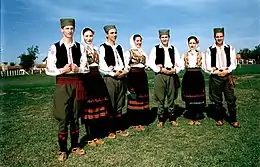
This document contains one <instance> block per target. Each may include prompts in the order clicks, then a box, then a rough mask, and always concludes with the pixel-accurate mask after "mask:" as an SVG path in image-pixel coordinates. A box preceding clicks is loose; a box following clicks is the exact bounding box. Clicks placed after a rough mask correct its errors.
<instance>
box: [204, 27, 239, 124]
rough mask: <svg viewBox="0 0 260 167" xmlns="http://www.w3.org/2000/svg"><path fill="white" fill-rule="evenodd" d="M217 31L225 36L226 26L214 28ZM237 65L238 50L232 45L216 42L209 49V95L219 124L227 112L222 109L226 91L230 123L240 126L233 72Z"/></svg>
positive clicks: (207, 53) (207, 68) (215, 32)
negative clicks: (237, 116) (217, 43)
mask: <svg viewBox="0 0 260 167" xmlns="http://www.w3.org/2000/svg"><path fill="white" fill-rule="evenodd" d="M217 33H222V34H223V36H224V28H214V36H215V35H216V34H217ZM215 38H216V37H215ZM236 66H237V61H236V52H235V48H233V47H232V46H231V45H227V44H225V43H223V45H221V46H218V45H216V43H214V44H213V45H212V46H210V47H209V48H208V49H207V52H206V72H209V73H210V80H209V96H210V100H211V102H213V105H214V110H215V114H216V121H217V126H222V125H223V119H224V115H225V113H224V112H223V110H222V101H223V98H222V93H224V96H225V100H226V102H227V108H228V112H229V115H230V123H231V125H233V126H234V127H240V124H239V123H238V122H237V118H236V112H237V110H236V96H235V94H234V81H233V77H232V74H231V72H232V71H233V70H235V69H236Z"/></svg>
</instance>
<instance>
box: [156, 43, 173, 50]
mask: <svg viewBox="0 0 260 167" xmlns="http://www.w3.org/2000/svg"><path fill="white" fill-rule="evenodd" d="M159 48H164V46H163V44H162V43H160V44H159ZM166 48H167V49H169V48H172V45H171V44H170V42H169V43H168V46H167V47H166Z"/></svg>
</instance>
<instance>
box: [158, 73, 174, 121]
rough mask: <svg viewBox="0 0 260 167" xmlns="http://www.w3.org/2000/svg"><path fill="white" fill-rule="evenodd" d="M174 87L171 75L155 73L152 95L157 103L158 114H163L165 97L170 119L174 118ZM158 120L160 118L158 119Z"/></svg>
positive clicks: (160, 115) (161, 115)
mask: <svg viewBox="0 0 260 167" xmlns="http://www.w3.org/2000/svg"><path fill="white" fill-rule="evenodd" d="M176 91H177V90H176V89H175V85H174V77H173V75H165V74H160V73H158V74H156V75H155V81H154V97H155V101H156V102H157V105H158V112H157V114H158V116H159V118H160V117H163V115H165V106H164V104H165V100H166V97H167V103H168V113H169V116H170V119H176V118H175V116H174V114H175V112H174V111H175V104H174V100H175V95H176ZM159 121H160V120H159Z"/></svg>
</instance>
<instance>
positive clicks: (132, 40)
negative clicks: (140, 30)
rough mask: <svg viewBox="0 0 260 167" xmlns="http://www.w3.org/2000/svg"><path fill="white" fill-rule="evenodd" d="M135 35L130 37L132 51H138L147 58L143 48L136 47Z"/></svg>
mask: <svg viewBox="0 0 260 167" xmlns="http://www.w3.org/2000/svg"><path fill="white" fill-rule="evenodd" d="M134 35H136V34H133V35H132V36H131V37H130V46H131V49H136V50H138V51H139V52H140V53H141V54H142V55H144V56H145V57H147V55H146V53H145V51H144V50H143V49H142V47H141V48H137V47H136V45H135V41H134ZM140 36H141V35H140ZM141 38H142V39H143V37H142V36H141Z"/></svg>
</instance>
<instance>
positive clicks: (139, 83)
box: [125, 35, 149, 130]
mask: <svg viewBox="0 0 260 167" xmlns="http://www.w3.org/2000/svg"><path fill="white" fill-rule="evenodd" d="M133 38H134V35H132V36H131V38H130V45H131V49H130V50H129V51H127V52H125V59H126V61H125V62H126V63H125V64H126V66H127V67H128V69H129V73H128V74H127V89H128V91H129V94H128V96H127V112H128V115H129V116H130V124H131V125H133V126H134V128H135V129H136V130H144V127H143V125H144V119H145V114H147V111H149V85H148V79H147V74H146V72H145V66H146V63H147V61H148V56H147V55H146V53H145V52H144V50H143V49H142V48H137V47H136V45H135V43H134V39H133Z"/></svg>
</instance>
